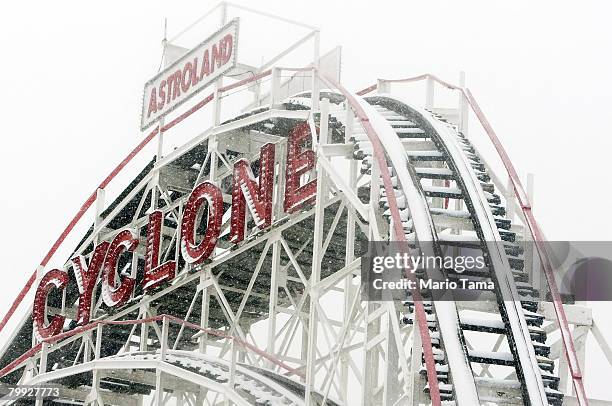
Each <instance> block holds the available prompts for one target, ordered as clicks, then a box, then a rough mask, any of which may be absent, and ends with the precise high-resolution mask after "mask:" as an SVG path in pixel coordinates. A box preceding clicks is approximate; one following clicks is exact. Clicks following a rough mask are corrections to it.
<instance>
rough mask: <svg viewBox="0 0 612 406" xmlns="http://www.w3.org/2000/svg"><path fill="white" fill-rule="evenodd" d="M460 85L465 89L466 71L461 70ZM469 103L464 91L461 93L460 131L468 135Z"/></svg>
mask: <svg viewBox="0 0 612 406" xmlns="http://www.w3.org/2000/svg"><path fill="white" fill-rule="evenodd" d="M459 86H461V88H463V89H465V72H464V71H461V72H459ZM468 113H469V110H468V103H467V100H466V99H465V95H464V94H463V92H461V93H459V131H460V132H461V133H462V134H463V135H466V136H467V133H468V117H469V116H468Z"/></svg>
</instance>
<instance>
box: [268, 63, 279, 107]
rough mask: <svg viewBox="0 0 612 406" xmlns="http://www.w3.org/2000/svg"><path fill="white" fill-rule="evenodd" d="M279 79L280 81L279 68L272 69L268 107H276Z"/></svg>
mask: <svg viewBox="0 0 612 406" xmlns="http://www.w3.org/2000/svg"><path fill="white" fill-rule="evenodd" d="M280 81H281V70H280V69H279V68H273V69H272V84H271V86H272V89H271V90H270V109H274V108H276V106H278V104H279V102H280V101H281V100H280V96H279V91H280Z"/></svg>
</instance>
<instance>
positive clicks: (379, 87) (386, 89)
mask: <svg viewBox="0 0 612 406" xmlns="http://www.w3.org/2000/svg"><path fill="white" fill-rule="evenodd" d="M376 92H377V93H378V94H384V93H391V83H389V82H387V81H386V80H382V79H378V80H377V81H376Z"/></svg>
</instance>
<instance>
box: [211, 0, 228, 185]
mask: <svg viewBox="0 0 612 406" xmlns="http://www.w3.org/2000/svg"><path fill="white" fill-rule="evenodd" d="M226 21H227V3H225V2H223V3H221V20H220V24H219V28H221V27H223V26H224V25H225V22H226ZM222 87H223V76H221V77H219V79H217V80H216V81H215V90H214V103H213V113H212V114H213V116H212V121H213V126H214V127H217V126H218V125H219V123H220V122H221V94H222V93H221V91H220V89H221V88H222ZM217 145H218V143H217V135H216V134H215V133H214V132H213V133H212V134H211V136H210V137H209V138H208V152H209V153H210V172H209V179H210V180H211V181H212V182H215V180H216V178H217V166H218V164H219V160H218V156H217V153H218V152H217Z"/></svg>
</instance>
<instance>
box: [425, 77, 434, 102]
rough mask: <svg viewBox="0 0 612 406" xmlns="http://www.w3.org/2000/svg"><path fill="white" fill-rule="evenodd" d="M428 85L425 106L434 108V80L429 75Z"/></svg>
mask: <svg viewBox="0 0 612 406" xmlns="http://www.w3.org/2000/svg"><path fill="white" fill-rule="evenodd" d="M426 86H427V89H426V93H425V108H426V109H427V110H432V109H433V106H434V81H433V79H432V78H431V77H430V76H427V81H426Z"/></svg>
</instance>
